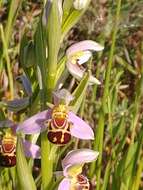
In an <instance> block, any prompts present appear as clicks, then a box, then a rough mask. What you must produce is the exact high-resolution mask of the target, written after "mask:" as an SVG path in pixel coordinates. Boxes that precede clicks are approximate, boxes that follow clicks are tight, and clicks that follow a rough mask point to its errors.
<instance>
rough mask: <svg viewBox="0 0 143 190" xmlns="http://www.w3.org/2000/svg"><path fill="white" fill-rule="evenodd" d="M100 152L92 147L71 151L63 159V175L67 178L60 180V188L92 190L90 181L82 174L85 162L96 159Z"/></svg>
mask: <svg viewBox="0 0 143 190" xmlns="http://www.w3.org/2000/svg"><path fill="white" fill-rule="evenodd" d="M98 154H99V153H98V152H96V151H93V150H90V149H77V150H72V151H70V152H69V153H68V154H67V155H66V157H65V158H64V159H63V160H62V168H63V175H64V177H65V178H64V179H63V180H62V181H61V182H60V184H59V187H58V190H79V189H82V190H85V189H86V190H90V189H91V185H90V182H89V180H88V178H87V177H86V176H84V175H83V174H82V167H83V166H84V164H85V163H89V162H93V161H95V160H96V159H97V157H98Z"/></svg>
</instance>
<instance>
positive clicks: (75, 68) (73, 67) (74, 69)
mask: <svg viewBox="0 0 143 190" xmlns="http://www.w3.org/2000/svg"><path fill="white" fill-rule="evenodd" d="M67 68H68V70H69V72H70V73H71V75H72V76H73V77H75V78H76V79H77V80H79V81H80V80H81V79H82V78H83V75H84V73H85V69H84V68H83V67H82V68H80V66H79V65H78V64H73V63H71V62H70V61H68V62H67ZM89 84H90V85H93V84H98V85H99V84H101V82H100V81H99V80H98V79H96V78H95V77H93V76H92V75H91V76H90V78H89Z"/></svg>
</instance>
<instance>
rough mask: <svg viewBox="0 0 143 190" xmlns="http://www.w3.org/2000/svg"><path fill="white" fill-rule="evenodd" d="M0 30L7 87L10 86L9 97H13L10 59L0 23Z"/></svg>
mask: <svg viewBox="0 0 143 190" xmlns="http://www.w3.org/2000/svg"><path fill="white" fill-rule="evenodd" d="M0 32H1V38H2V43H3V51H4V55H5V59H6V64H7V65H6V66H7V73H8V79H9V88H10V94H11V99H13V97H14V85H13V76H12V69H11V65H10V59H9V55H8V47H7V43H6V39H5V36H4V30H3V26H2V24H1V25H0Z"/></svg>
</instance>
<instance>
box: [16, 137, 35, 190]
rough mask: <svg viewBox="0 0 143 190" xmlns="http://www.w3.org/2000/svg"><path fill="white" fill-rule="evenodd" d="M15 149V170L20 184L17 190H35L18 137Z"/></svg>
mask: <svg viewBox="0 0 143 190" xmlns="http://www.w3.org/2000/svg"><path fill="white" fill-rule="evenodd" d="M16 147H17V148H16V168H17V176H18V181H19V184H20V188H19V189H21V190H28V189H29V190H36V185H35V182H34V179H33V177H32V173H31V171H30V168H29V167H28V164H27V161H26V158H25V155H24V150H23V145H22V140H21V138H20V137H18V139H17V146H16Z"/></svg>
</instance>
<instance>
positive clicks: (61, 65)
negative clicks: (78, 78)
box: [55, 56, 66, 83]
mask: <svg viewBox="0 0 143 190" xmlns="http://www.w3.org/2000/svg"><path fill="white" fill-rule="evenodd" d="M65 64H66V57H65V56H64V57H63V58H62V59H61V60H60V62H59V63H58V68H57V73H56V79H55V83H57V81H58V79H59V78H60V77H61V75H62V73H63V72H64V70H65Z"/></svg>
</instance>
